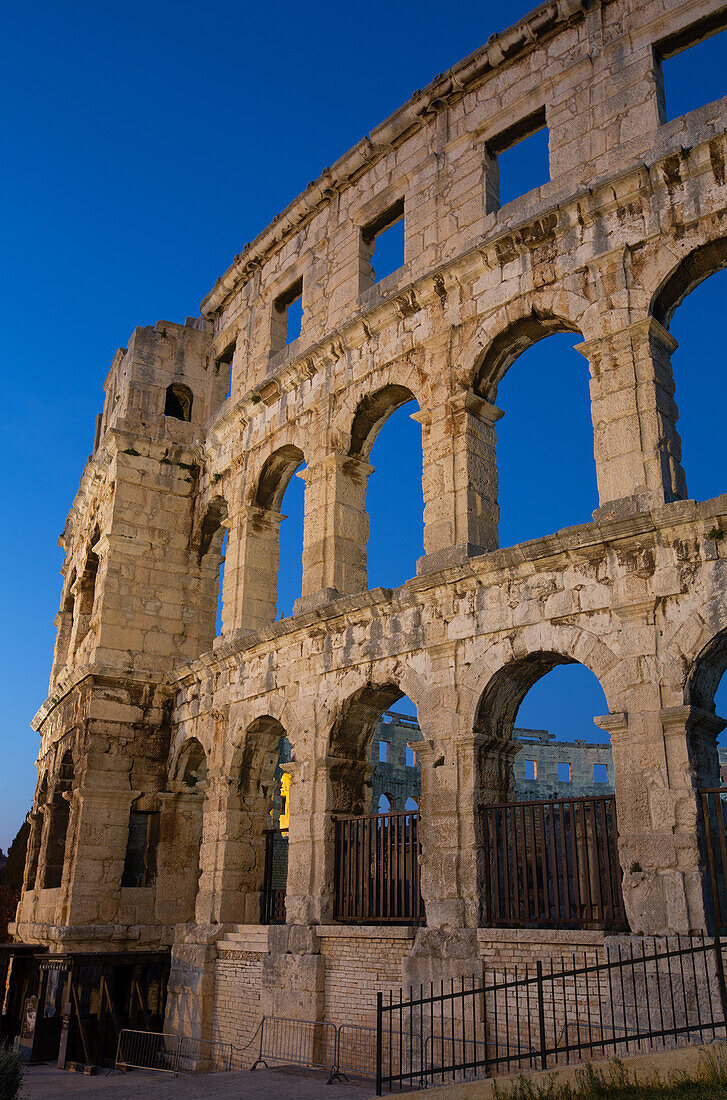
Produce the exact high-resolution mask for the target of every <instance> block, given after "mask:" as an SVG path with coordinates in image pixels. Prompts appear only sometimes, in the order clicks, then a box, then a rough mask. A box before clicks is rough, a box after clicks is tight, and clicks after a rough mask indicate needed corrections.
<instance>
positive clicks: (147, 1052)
mask: <svg viewBox="0 0 727 1100" xmlns="http://www.w3.org/2000/svg"><path fill="white" fill-rule="evenodd" d="M178 1053H179V1036H178V1035H170V1034H167V1033H165V1032H161V1031H133V1030H131V1029H129V1028H125V1029H124V1030H123V1031H121V1032H120V1033H119V1042H118V1045H117V1047H116V1069H120V1070H121V1071H122V1072H125V1071H126V1070H128V1069H147V1070H155V1071H156V1072H158V1073H171V1074H173V1075H174V1076H175V1077H177V1076H178V1074H179V1070H178V1068H177V1054H178Z"/></svg>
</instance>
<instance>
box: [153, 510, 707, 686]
mask: <svg viewBox="0 0 727 1100" xmlns="http://www.w3.org/2000/svg"><path fill="white" fill-rule="evenodd" d="M725 515H727V495H725V496H721V497H716V498H715V499H714V500H712V501H705V502H703V503H697V502H696V501H675V502H674V503H672V504H665V505H663V506H662V507H661V508H658V509H654V510H653V511H652V512H646V513H644V514H641V515H636V516H632V515H629V516H627V517H625V518H622V519H616V518H614V519H610V520H608V521H607V522H604V523H599V522H594V523H585V524H582V525H580V526H577V527H567V528H565V529H563V530H562V531H558V532H557V533H556V534H553V535H546V536H545V537H544V538H541V539H534V540H532V541H530V542H524V543H519V544H518V545H517V546H512V547H507V548H505V549H502V550H493V551H490V552H488V553H485V554H481V555H478V556H477V557H473V558H468V559H467V560H466V561H465V562H464V563H462V564H458V565H455V566H450V567H448V568H445V569H442V570H440V571H438V572H433V573H427V574H425V575H422V576H417V577H412V578H411V580H408V581H407V582H406V583H405V584H403V585H402V586H401V587H400V588H396V589H389V588H374V589H371V590H370V591H368V592H362V593H358V594H356V595H352V596H342V597H341V598H340V599H337V600H334V601H332V602H331V603H327V604H324V605H323V606H321V607H318V608H316V609H315V610H313V611H309V612H307V613H305V614H300V615H296V616H292V617H290V618H287V619H280V620H278V621H277V622H275V623H271V624H270V625H269V626H266V627H264V628H263V629H262V630H258V631H239V632H238V633H237V634H235V635H232V636H231V637H225V636H222V637H221V638H218V639H217V640H216V644H215V648H214V650H213V651H210V652H208V653H204V654H202V655H201V656H200V657H198V658H196V659H195V660H192V661H189V662H188V663H186V664H181V665H179V666H177V668H176V669H175V670H174V671H172V672H170V673H169V674H168V677H167V680H168V682H169V683H172V684H178V685H185V684H191V683H193V682H194V681H195V680H198V679H199V678H200V676H203V675H204V674H205V672H207V671H210V670H215V671H217V670H219V669H221V668H225V667H227V668H234V667H235V666H236V665H237V664H238V663H239V659H240V657H241V656H242V655H246V656H255V657H258V656H260V655H262V654H264V653H266V652H268V651H269V650H271V651H272V650H275V649H277V648H279V639H281V638H285V639H286V640H288V639H290V638H292V637H294V636H296V635H300V636H301V637H305V636H310V635H313V634H315V632H316V629H318V630H320V631H329V630H335V629H336V628H337V625H338V624H339V623H346V624H347V625H348V626H350V625H351V623H352V621H357V622H359V623H365V622H366V621H369V620H371V619H373V618H375V617H376V616H377V615H380V614H381V613H382V611H383V610H384V609H385V608H387V607H389V608H391V609H392V610H394V611H403V610H406V609H409V608H413V607H416V606H418V605H422V604H424V603H426V602H427V600H428V595H427V593H428V592H430V591H431V590H433V589H437V588H441V587H450V588H451V587H452V586H454V585H459V586H460V587H462V588H465V587H470V586H477V587H484V588H495V587H497V586H499V585H501V584H504V583H517V582H518V581H522V580H523V579H525V578H526V577H528V576H530V575H531V574H533V573H536V572H538V571H542V570H543V569H546V568H559V567H563V566H564V565H566V564H570V563H574V562H578V561H579V560H584V559H588V560H590V559H592V558H593V552H594V549H596V548H599V547H600V548H603V553H604V554H605V553H607V552H609V551H611V550H613V547H614V544H617V543H618V544H621V545H622V546H623V547H624V548H625V549H629V548H631V547H636V548H639V547H642V546H643V545H644V535H648V536H650V538H651V539H652V540H653V541H657V540H659V539H663V538H664V537H668V536H669V533H670V532H676V531H678V529H679V528H681V527H684V526H687V525H688V526H691V527H692V528H694V527H695V526H696V527H699V526H700V525H701V524H703V525H704V526H705V528H706V527H708V526H709V525H710V524H712V523H713V520H714V519H715V518H717V517H718V516H725ZM619 610H620V611H623V608H620V609H619Z"/></svg>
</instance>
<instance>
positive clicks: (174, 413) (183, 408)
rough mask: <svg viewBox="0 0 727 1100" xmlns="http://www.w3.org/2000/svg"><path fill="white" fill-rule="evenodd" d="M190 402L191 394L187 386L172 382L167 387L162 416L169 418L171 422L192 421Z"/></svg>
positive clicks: (191, 399)
mask: <svg viewBox="0 0 727 1100" xmlns="http://www.w3.org/2000/svg"><path fill="white" fill-rule="evenodd" d="M192 401H193V394H192V391H191V390H190V388H189V386H185V385H184V384H183V383H182V382H172V384H171V385H169V386H167V392H166V395H165V398H164V415H165V416H169V417H171V418H172V419H173V420H186V421H190V420H191V419H192Z"/></svg>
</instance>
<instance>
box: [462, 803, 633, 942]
mask: <svg viewBox="0 0 727 1100" xmlns="http://www.w3.org/2000/svg"><path fill="white" fill-rule="evenodd" d="M616 840H617V832H616V799H615V798H614V796H613V795H604V796H599V797H594V798H559V799H550V800H547V799H544V800H537V801H536V800H533V801H527V802H504V803H499V804H496V805H491V806H484V807H483V809H482V841H483V849H484V856H485V876H484V880H485V891H484V893H485V897H484V921H485V924H486V925H487V926H488V927H493V926H498V925H501V926H503V927H506V928H518V927H548V928H584V929H585V928H590V929H602V930H604V931H608V932H622V931H627V930H628V925H627V922H626V914H625V910H624V905H623V897H622V894H621V871H620V867H619V862H618V851H617V847H616Z"/></svg>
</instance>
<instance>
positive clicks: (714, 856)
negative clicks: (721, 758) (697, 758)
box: [699, 787, 727, 935]
mask: <svg viewBox="0 0 727 1100" xmlns="http://www.w3.org/2000/svg"><path fill="white" fill-rule="evenodd" d="M699 796H700V800H701V807H702V826H703V829H704V840H705V855H706V860H707V871H708V874H709V885H710V888H711V892H712V912H713V917H714V926H715V931H716V932H718V933H720V935H721V934H723V933H725V932H727V787H711V788H705V789H704V790H702V791H700V792H699Z"/></svg>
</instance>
